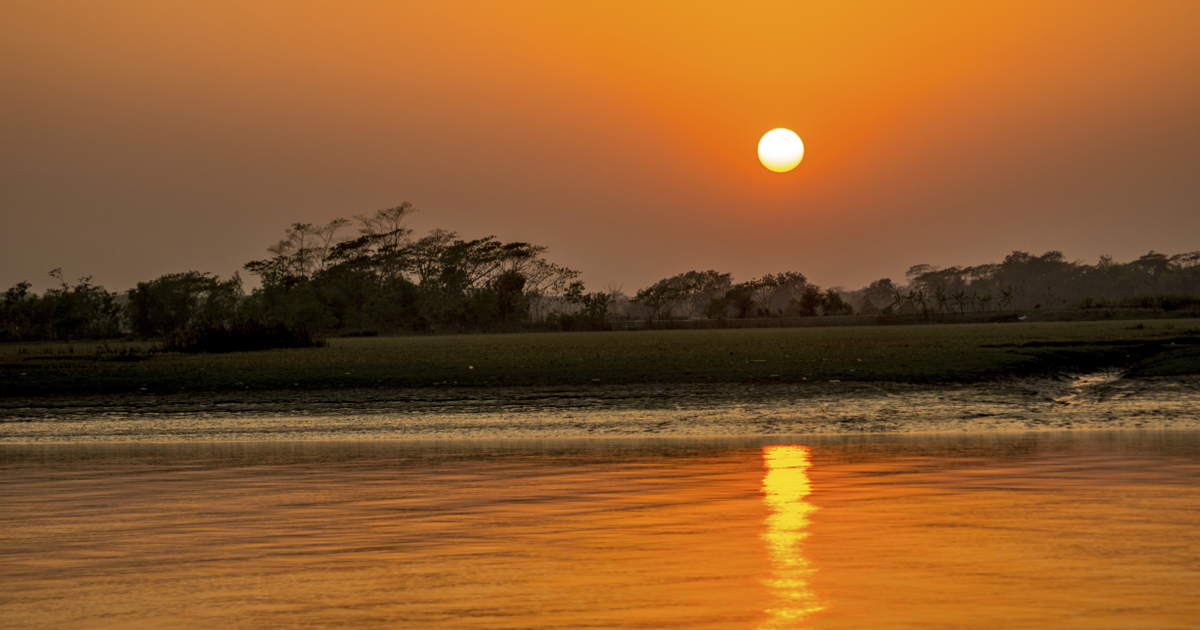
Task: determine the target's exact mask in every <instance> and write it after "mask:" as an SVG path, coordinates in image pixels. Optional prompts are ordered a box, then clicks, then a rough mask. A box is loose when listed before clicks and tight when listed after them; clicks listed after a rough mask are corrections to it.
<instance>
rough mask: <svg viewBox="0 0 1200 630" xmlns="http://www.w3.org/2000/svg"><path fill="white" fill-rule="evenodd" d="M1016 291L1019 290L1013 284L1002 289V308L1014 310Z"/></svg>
mask: <svg viewBox="0 0 1200 630" xmlns="http://www.w3.org/2000/svg"><path fill="white" fill-rule="evenodd" d="M1016 291H1017V288H1016V287H1014V286H1013V285H1011V284H1010V285H1008V286H1005V287H1000V308H1005V307H1007V308H1012V303H1013V295H1014V294H1015V293H1016Z"/></svg>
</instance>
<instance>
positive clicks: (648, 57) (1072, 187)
mask: <svg viewBox="0 0 1200 630" xmlns="http://www.w3.org/2000/svg"><path fill="white" fill-rule="evenodd" d="M742 4H746V3H742ZM1196 32H1200V3H1196V2H1190V1H1188V2H1154V3H1133V2H1124V3H1105V2H1094V1H1093V2H1078V3H1069V2H1055V3H1045V2H1028V3H1018V2H997V3H990V4H989V3H983V2H969V3H964V2H927V3H915V2H914V3H894V2H886V3H885V2H880V3H875V2H864V3H850V2H837V3H834V2H828V3H798V2H779V3H769V2H762V3H754V4H753V5H750V6H749V8H746V7H744V6H742V5H741V4H733V3H716V2H713V3H701V2H679V3H665V2H663V3H640V2H638V3H591V4H585V3H561V2H503V3H499V2H436V3H417V2H413V3H407V4H406V3H399V2H384V1H379V2H299V1H289V2H244V1H238V2H215V1H207V2H194V3H186V2H179V3H164V2H160V1H157V0H152V1H145V2H136V1H130V2H94V3H78V2H73V1H69V2H52V1H46V0H40V1H39V2H36V3H32V2H21V1H15V0H13V1H9V0H0V81H2V85H4V86H5V88H4V93H3V97H2V98H0V146H2V147H3V148H2V149H0V210H2V212H3V219H4V226H5V229H4V234H5V239H4V241H5V245H4V247H3V248H2V249H0V285H2V286H0V289H3V288H7V287H8V286H11V285H12V284H13V283H15V282H18V281H21V280H31V281H33V282H34V283H35V288H36V289H37V290H39V291H40V290H44V289H45V288H46V287H47V286H49V284H50V279H49V278H48V276H47V275H46V272H47V271H49V270H50V269H52V268H55V267H63V268H64V271H65V272H66V275H67V277H68V278H75V277H78V276H82V275H92V276H94V281H95V282H97V283H99V284H102V285H104V286H106V287H107V288H109V289H114V290H123V289H126V288H129V287H131V286H133V284H134V283H136V282H137V281H139V280H150V279H153V278H155V277H157V276H159V275H162V274H164V273H171V272H178V271H186V270H189V269H196V270H201V271H212V272H216V273H218V274H220V275H222V276H225V275H228V274H230V273H232V272H233V271H235V270H237V269H239V268H240V267H241V265H242V263H244V262H246V261H248V260H252V259H256V258H262V257H264V256H265V253H266V248H267V247H268V246H270V245H272V244H273V243H274V242H275V241H276V240H278V239H279V238H280V236H281V235H282V233H283V230H284V228H286V227H287V226H288V225H289V224H290V223H292V222H296V221H305V222H314V223H324V222H327V221H329V220H331V219H333V218H335V217H338V216H346V217H349V216H351V215H354V214H359V213H367V212H371V211H373V210H375V209H378V208H383V207H387V206H392V205H396V204H398V203H400V202H401V201H405V200H407V201H411V202H413V203H414V204H415V205H416V206H417V207H419V208H420V209H421V212H420V213H419V214H418V215H416V216H415V218H414V220H413V222H412V224H411V226H412V227H413V228H415V229H417V230H418V232H420V233H423V232H425V231H427V230H429V229H431V228H434V227H443V228H448V229H453V230H457V231H459V232H460V233H461V234H462V235H463V236H466V237H481V236H485V235H489V234H495V235H496V236H498V237H499V238H501V239H504V240H524V241H531V242H534V243H538V244H542V245H548V246H549V247H550V248H551V249H550V254H549V257H550V259H551V260H552V261H554V262H557V263H560V264H565V265H567V266H570V267H573V268H576V269H580V270H582V271H583V272H584V278H585V279H586V280H587V281H588V284H589V288H591V289H592V290H598V289H600V288H602V287H603V285H605V284H606V283H609V282H614V283H616V284H618V285H624V287H625V290H626V292H628V293H631V294H632V293H633V291H635V290H636V289H638V288H640V287H643V286H646V285H647V284H649V283H651V282H653V281H655V280H657V279H659V278H663V277H666V276H669V275H673V274H676V273H680V272H683V271H689V270H692V269H697V270H703V269H716V270H719V271H729V272H733V274H734V276H735V279H739V280H745V279H749V278H751V277H754V276H758V275H761V274H763V273H771V272H778V271H784V270H795V271H800V272H802V273H804V274H806V275H807V276H808V277H809V279H810V280H812V281H814V282H816V283H818V284H821V285H823V286H831V285H844V286H846V287H848V288H858V287H860V286H862V285H864V284H866V283H868V282H870V281H871V280H874V279H878V278H880V277H884V276H890V277H893V278H895V279H897V280H900V279H902V276H903V273H904V271H905V270H906V269H907V268H908V267H909V266H911V265H914V264H918V263H930V264H934V265H940V266H949V265H955V264H978V263H983V262H990V261H998V260H1000V259H1001V258H1003V256H1004V255H1006V254H1007V253H1008V252H1009V251H1011V250H1013V249H1023V250H1029V251H1032V252H1034V253H1041V252H1043V251H1045V250H1048V249H1061V250H1063V251H1064V253H1065V254H1066V255H1067V256H1068V258H1072V259H1081V260H1084V261H1085V262H1089V263H1094V262H1095V260H1096V258H1097V257H1098V256H1099V255H1101V254H1111V255H1114V256H1115V257H1116V258H1117V259H1118V260H1129V259H1132V258H1135V257H1137V256H1139V255H1141V254H1144V253H1146V252H1147V251H1149V250H1150V249H1155V250H1158V251H1164V252H1167V253H1178V252H1184V251H1193V250H1197V249H1200V238H1198V237H1197V235H1200V203H1198V202H1200V115H1198V113H1200V81H1197V80H1196V77H1198V76H1200V37H1196V36H1195V33H1196ZM774 127H788V128H790V129H792V130H794V131H796V132H797V133H799V134H800V136H801V137H802V138H803V139H804V142H805V146H806V154H805V159H804V162H803V163H802V164H801V165H800V167H799V168H797V169H796V170H794V171H792V172H790V173H787V174H782V175H781V174H776V173H771V172H770V171H767V170H766V169H765V168H763V167H762V166H761V165H760V164H759V163H758V161H757V157H756V154H755V149H756V146H757V143H758V139H759V137H760V136H761V135H762V134H763V133H765V132H766V131H768V130H770V129H772V128H774Z"/></svg>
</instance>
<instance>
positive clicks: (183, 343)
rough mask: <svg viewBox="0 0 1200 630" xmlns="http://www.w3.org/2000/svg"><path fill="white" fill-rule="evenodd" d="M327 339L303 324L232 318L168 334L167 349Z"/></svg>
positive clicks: (238, 348) (236, 348) (309, 343)
mask: <svg viewBox="0 0 1200 630" xmlns="http://www.w3.org/2000/svg"><path fill="white" fill-rule="evenodd" d="M327 345H328V342H326V341H325V339H324V338H321V337H318V336H316V335H314V334H313V333H311V332H309V330H308V328H307V327H305V326H304V325H298V324H288V323H286V322H282V321H266V322H264V321H260V320H256V319H248V320H242V321H238V322H234V323H233V324H231V325H230V326H229V327H225V326H217V325H206V326H198V327H195V328H192V329H190V330H187V331H184V332H178V333H172V334H170V335H167V337H166V339H165V340H164V341H163V350H165V351H167V352H209V353H218V352H253V351H255V350H270V349H273V348H324V347H325V346H327Z"/></svg>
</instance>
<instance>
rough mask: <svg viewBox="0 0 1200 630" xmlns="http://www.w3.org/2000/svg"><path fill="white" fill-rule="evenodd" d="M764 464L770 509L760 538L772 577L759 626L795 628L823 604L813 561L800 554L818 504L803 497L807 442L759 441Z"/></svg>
mask: <svg viewBox="0 0 1200 630" xmlns="http://www.w3.org/2000/svg"><path fill="white" fill-rule="evenodd" d="M763 467H764V468H765V469H766V473H765V474H764V475H763V484H762V492H763V502H764V503H765V504H766V505H767V508H768V510H770V513H769V514H768V516H767V518H766V526H767V527H766V531H764V532H763V534H762V538H763V541H765V542H766V544H767V554H768V556H769V557H770V560H771V577H770V578H768V579H766V580H764V583H765V584H766V586H767V587H768V588H769V589H770V590H771V592H772V595H773V603H772V605H771V607H770V608H768V609H767V610H766V613H767V619H766V621H765V622H764V623H763V624H762V625H760V626H759V628H762V629H764V630H766V629H771V628H798V627H802V626H800V625H798V624H802V622H803V621H804V620H805V619H806V618H807V617H808V616H810V615H812V614H813V613H815V612H819V611H821V610H823V609H824V606H823V605H822V604H821V602H820V601H819V600H818V598H817V595H816V593H815V592H813V589H812V587H811V581H812V577H813V574H814V573H816V567H814V566H813V564H812V562H811V561H809V559H808V558H806V557H805V556H804V540H805V539H806V538H808V536H809V532H808V528H809V525H810V524H811V521H810V520H809V517H810V516H811V515H812V513H813V512H815V511H816V510H817V507H816V506H815V505H813V504H812V503H809V502H808V501H807V500H806V497H808V495H809V494H810V493H811V492H812V484H811V482H810V481H809V478H808V469H809V468H810V467H812V457H811V453H810V451H809V449H808V447H806V446H796V445H772V446H764V447H763Z"/></svg>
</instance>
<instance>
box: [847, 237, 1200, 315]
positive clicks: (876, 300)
mask: <svg viewBox="0 0 1200 630" xmlns="http://www.w3.org/2000/svg"><path fill="white" fill-rule="evenodd" d="M905 279H906V281H907V284H905V285H902V286H901V285H895V284H893V283H892V281H891V280H890V279H887V278H885V279H882V280H879V281H876V282H873V283H871V285H870V286H868V287H865V288H863V289H860V290H859V291H856V292H852V293H851V294H850V295H848V296H847V297H848V298H849V299H851V300H853V301H856V302H858V304H859V308H860V310H861V311H862V312H863V313H866V314H871V313H876V312H884V313H892V312H925V313H928V312H940V313H964V312H969V311H995V310H1010V311H1011V310H1026V309H1042V308H1048V309H1064V308H1101V307H1110V308H1112V307H1122V308H1156V309H1164V310H1176V309H1179V308H1184V307H1189V306H1200V297H1198V296H1200V252H1190V253H1187V254H1177V255H1174V256H1168V255H1165V254H1159V253H1157V252H1153V251H1152V252H1150V253H1149V254H1146V255H1145V256H1142V257H1141V258H1138V259H1137V260H1134V261H1132V262H1128V263H1118V262H1116V261H1114V260H1113V259H1112V257H1111V256H1101V257H1100V260H1099V262H1098V263H1096V264H1095V265H1088V264H1084V263H1082V262H1079V261H1068V260H1067V259H1066V257H1065V256H1063V254H1062V252H1059V251H1050V252H1046V253H1045V254H1042V255H1041V256H1034V255H1031V254H1029V253H1026V252H1022V251H1014V252H1013V253H1011V254H1009V255H1008V256H1007V257H1005V259H1004V260H1003V261H1002V262H999V263H989V264H984V265H978V266H974V267H948V268H945V269H939V268H937V267H934V266H932V265H915V266H913V267H911V268H910V269H909V270H908V272H907V273H906V274H905Z"/></svg>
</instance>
